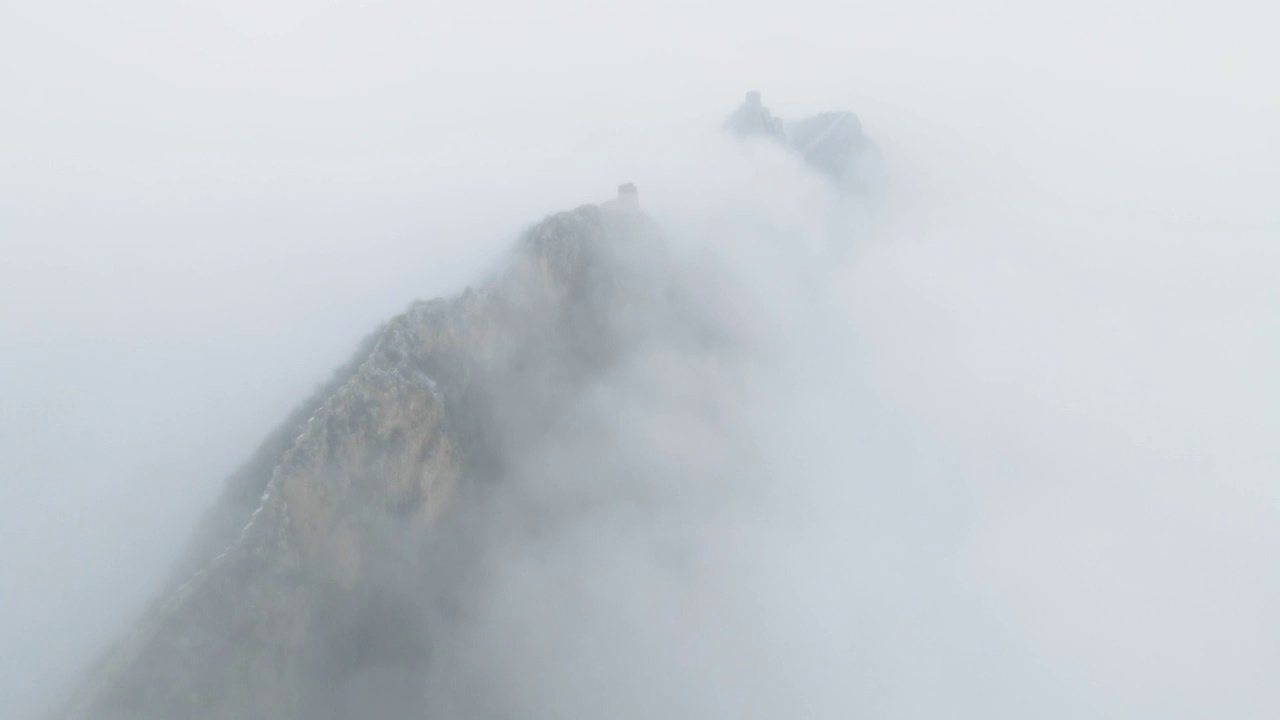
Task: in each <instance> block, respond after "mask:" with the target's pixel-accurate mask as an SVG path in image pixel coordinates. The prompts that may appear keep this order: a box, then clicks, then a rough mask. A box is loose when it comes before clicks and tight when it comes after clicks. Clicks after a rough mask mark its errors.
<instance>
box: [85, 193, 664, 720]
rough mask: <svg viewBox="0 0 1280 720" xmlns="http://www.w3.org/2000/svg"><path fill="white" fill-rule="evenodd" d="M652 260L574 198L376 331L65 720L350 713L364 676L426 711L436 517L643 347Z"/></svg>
mask: <svg viewBox="0 0 1280 720" xmlns="http://www.w3.org/2000/svg"><path fill="white" fill-rule="evenodd" d="M661 256H662V250H661V243H660V240H659V238H658V236H657V233H656V232H655V230H654V228H653V226H652V224H651V222H650V221H649V220H648V218H647V217H645V216H644V215H643V214H642V213H640V212H638V210H629V211H626V212H623V211H622V210H621V209H618V208H614V207H610V206H606V207H600V206H592V205H588V206H583V207H580V208H578V209H577V210H573V211H571V212H565V213H560V214H558V215H554V216H552V217H550V218H547V219H546V220H545V221H543V222H542V223H540V224H538V225H536V226H535V227H533V228H532V229H530V230H529V231H528V232H527V233H526V234H525V236H524V237H523V239H522V240H521V242H520V243H519V245H518V247H517V248H516V251H515V252H514V253H513V256H512V257H511V259H510V261H509V262H508V263H506V265H505V266H504V268H503V269H502V271H501V272H500V273H499V274H498V275H497V276H496V277H495V278H494V279H493V280H492V281H491V282H489V283H486V284H485V285H484V286H483V287H481V288H479V289H477V290H468V291H466V292H464V293H463V294H461V295H459V296H457V297H454V298H450V299H445V300H432V301H429V302H419V303H415V304H414V305H413V306H412V307H410V308H409V310H408V311H407V312H405V313H404V314H402V315H400V316H398V317H396V318H394V319H392V320H391V321H390V322H388V323H387V324H386V325H385V326H383V327H382V328H381V329H380V331H379V332H378V333H376V334H375V336H373V337H372V338H371V339H370V341H368V342H367V343H366V344H365V346H364V347H362V348H361V350H360V352H359V354H358V355H357V356H356V358H354V359H353V360H352V362H351V363H350V364H349V365H348V366H346V367H345V368H344V369H343V370H341V371H340V372H339V373H337V374H336V375H335V376H334V379H333V380H332V381H331V382H330V383H329V384H327V385H326V386H324V387H323V388H321V390H320V391H319V392H317V394H316V397H315V398H313V399H311V400H309V401H308V402H307V403H304V405H303V406H301V407H300V408H299V410H298V411H297V412H295V413H294V414H293V415H292V416H291V417H290V418H289V419H288V420H287V421H286V423H285V424H284V425H283V426H282V427H281V428H280V429H279V430H278V431H276V432H275V433H273V435H272V436H271V437H270V438H269V439H268V441H267V442H266V443H264V445H263V446H262V448H261V449H260V450H259V451H258V453H257V454H256V455H255V457H254V459H253V460H252V461H251V462H250V463H249V464H248V465H246V466H245V469H243V470H241V471H240V472H238V473H236V474H235V475H234V476H233V477H232V478H231V479H230V480H229V482H228V486H227V489H226V492H225V495H224V497H223V499H222V501H221V502H220V504H219V506H218V508H216V509H215V510H214V511H213V512H211V513H210V516H209V518H207V520H206V522H205V524H204V527H203V528H202V529H201V531H200V533H199V536H198V537H197V539H196V541H195V543H196V544H195V545H194V546H193V549H192V551H191V552H190V554H189V556H188V559H187V560H186V562H185V564H184V567H196V568H197V569H196V570H195V571H194V572H193V573H192V574H191V575H190V576H189V579H187V580H186V581H185V582H183V583H182V584H181V585H180V586H178V587H176V588H175V589H173V590H172V591H171V592H170V593H169V594H168V595H167V596H166V597H165V599H164V600H163V602H162V603H161V604H159V605H158V606H157V607H155V608H154V609H153V610H152V611H151V612H149V613H148V615H147V616H146V617H145V619H144V620H143V622H142V623H141V624H140V625H139V627H138V628H136V629H135V631H134V632H133V633H131V634H130V635H129V636H128V637H127V638H125V639H124V640H123V641H122V642H121V643H119V645H118V646H117V647H115V648H114V649H113V650H112V651H111V652H110V653H109V654H108V656H107V657H105V658H104V659H103V660H102V661H101V662H100V663H99V665H98V667H96V668H94V669H93V671H92V672H91V673H90V674H89V678H90V679H89V682H88V683H87V684H86V685H85V687H84V688H83V690H82V692H81V693H80V694H79V695H78V696H77V697H76V698H75V699H74V701H73V703H72V705H71V707H70V708H69V709H68V710H67V711H66V712H65V713H64V714H63V716H64V717H67V718H84V719H92V720H107V719H111V720H114V719H117V718H119V719H123V718H129V719H130V720H145V719H147V718H157V719H158V718H183V719H184V720H195V719H203V718H207V719H210V720H212V719H215V718H216V719H225V720H231V719H232V718H236V719H245V718H272V719H282V718H283V719H287V718H303V717H306V718H323V717H330V716H333V717H345V716H346V715H344V714H343V713H344V712H345V711H343V710H342V709H341V708H342V707H344V703H347V702H348V701H349V700H350V698H351V694H352V693H357V694H358V693H359V692H363V691H368V688H369V687H372V686H379V687H381V690H380V691H379V692H383V693H384V694H389V695H388V696H389V697H390V696H395V695H396V694H397V693H398V694H399V695H401V696H403V697H402V700H401V701H400V702H399V704H398V705H397V704H396V703H392V704H391V705H392V706H397V707H401V709H403V708H404V707H415V706H420V705H421V703H415V700H421V699H422V698H420V697H416V696H415V693H418V694H420V693H421V692H422V691H421V689H420V688H421V686H422V683H421V682H418V678H420V676H421V674H422V673H423V672H424V670H425V667H426V666H427V664H428V663H429V662H430V660H431V656H432V640H431V635H432V617H433V613H435V614H438V613H439V610H438V609H437V608H432V607H425V606H424V605H423V603H422V602H421V598H423V597H430V596H431V593H429V592H424V591H423V587H422V586H423V585H431V584H433V583H434V584H435V585H436V586H447V584H448V583H447V582H446V581H445V579H443V578H441V577H433V573H437V574H438V573H441V572H445V570H442V569H441V568H440V567H439V566H437V565H432V564H431V562H430V557H431V553H430V551H429V549H430V547H431V545H432V542H433V538H435V537H437V536H438V535H439V533H440V527H441V525H440V519H441V516H442V513H444V512H445V510H446V509H447V508H449V507H451V506H452V505H454V504H456V502H458V500H457V497H458V495H459V493H460V492H462V493H464V494H465V493H466V492H468V490H467V488H468V487H471V488H475V487H480V486H483V485H484V484H485V483H487V482H495V481H499V480H500V479H501V477H502V475H503V473H504V471H505V468H504V463H505V462H507V460H506V459H507V458H508V457H511V455H512V451H513V446H518V445H521V444H529V443H536V442H537V438H538V437H539V433H541V432H544V428H545V427H546V426H547V425H548V424H549V422H550V420H551V418H554V416H555V414H556V413H557V411H558V408H559V407H560V406H562V405H563V404H564V403H565V402H566V401H567V400H566V399H567V398H569V397H572V395H573V392H574V390H573V388H575V387H579V386H581V385H582V384H583V383H585V382H588V381H589V379H590V378H591V377H592V376H593V375H594V374H595V373H598V372H600V371H602V370H603V369H604V368H607V367H608V366H609V365H610V364H611V363H613V362H615V361H616V359H617V358H618V357H619V356H620V355H621V354H622V353H624V352H625V351H626V347H627V345H628V343H634V342H642V341H643V338H644V337H645V332H644V328H643V327H642V325H643V324H644V323H646V322H649V321H650V320H649V319H650V318H653V317H654V314H653V313H652V312H649V311H648V310H641V311H637V308H642V307H645V306H648V305H653V304H655V303H660V302H663V301H664V299H663V298H664V293H665V291H666V290H665V288H663V287H655V286H653V284H652V283H651V282H649V281H648V280H647V279H642V278H641V276H640V273H643V274H644V277H645V278H652V277H655V276H658V277H660V275H655V274H653V273H649V272H646V270H645V268H647V267H650V266H651V265H652V264H653V263H660V262H661V261H662V260H661ZM286 438H288V439H287V440H286ZM268 467H270V468H271V470H270V471H268V470H267V468H268ZM251 496H252V497H254V498H256V499H257V502H256V503H255V504H256V507H255V509H253V510H252V511H250V512H249V513H248V516H247V517H246V516H245V515H246V513H245V508H246V507H248V506H249V504H250V503H249V502H247V500H248V498H249V497H251ZM235 524H239V529H238V530H236V531H234V532H228V527H231V526H233V525H235ZM220 543H221V545H220V546H219V544H220ZM437 591H438V592H437V593H436V595H440V594H441V593H443V592H444V591H442V590H440V588H439V587H437ZM380 684H381V685H380ZM361 688H363V690H361ZM384 704H385V703H384ZM388 712H390V711H388ZM364 717H375V715H364Z"/></svg>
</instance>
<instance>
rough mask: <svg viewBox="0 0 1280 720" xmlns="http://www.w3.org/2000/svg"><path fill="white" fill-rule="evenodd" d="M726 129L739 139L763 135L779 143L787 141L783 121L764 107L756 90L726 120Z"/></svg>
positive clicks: (748, 94)
mask: <svg viewBox="0 0 1280 720" xmlns="http://www.w3.org/2000/svg"><path fill="white" fill-rule="evenodd" d="M724 129H725V130H727V131H729V132H731V133H733V134H734V135H738V136H739V137H750V136H753V135H763V136H765V137H771V138H773V139H775V140H777V141H778V142H786V140H787V137H786V131H785V130H784V129H783V125H782V120H781V119H780V118H777V117H774V115H773V113H771V112H769V108H767V107H765V106H764V102H763V101H762V100H761V98H760V93H759V92H757V91H754V90H753V91H751V92H749V93H747V98H746V100H743V101H742V104H741V105H739V106H738V109H737V110H734V111H733V113H732V114H731V115H729V117H727V118H725V121H724Z"/></svg>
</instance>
